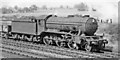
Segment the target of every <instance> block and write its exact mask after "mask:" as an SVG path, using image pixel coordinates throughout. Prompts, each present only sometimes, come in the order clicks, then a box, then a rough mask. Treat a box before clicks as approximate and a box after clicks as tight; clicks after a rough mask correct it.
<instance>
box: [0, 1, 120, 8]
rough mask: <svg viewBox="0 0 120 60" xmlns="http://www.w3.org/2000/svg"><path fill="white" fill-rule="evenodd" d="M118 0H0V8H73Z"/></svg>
mask: <svg viewBox="0 0 120 60" xmlns="http://www.w3.org/2000/svg"><path fill="white" fill-rule="evenodd" d="M117 1H118V0H0V6H15V5H18V6H20V7H25V6H30V5H32V4H36V5H37V6H42V5H47V7H58V6H60V5H64V6H66V5H68V6H73V5H75V4H78V3H80V2H87V3H90V2H92V3H94V4H96V2H99V3H100V2H117Z"/></svg>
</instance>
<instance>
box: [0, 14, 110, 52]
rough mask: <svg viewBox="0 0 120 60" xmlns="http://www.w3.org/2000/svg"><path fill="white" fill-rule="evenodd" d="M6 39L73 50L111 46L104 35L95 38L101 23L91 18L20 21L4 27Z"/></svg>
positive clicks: (20, 19) (96, 49) (98, 49)
mask: <svg viewBox="0 0 120 60" xmlns="http://www.w3.org/2000/svg"><path fill="white" fill-rule="evenodd" d="M1 27H2V37H4V38H13V39H15V40H16V39H17V40H23V41H27V42H33V43H44V44H45V45H53V44H54V45H56V46H58V47H68V48H70V49H78V50H79V49H83V50H86V51H102V50H104V48H105V45H106V44H107V43H108V41H107V40H106V39H104V38H103V36H100V35H95V32H96V31H97V29H98V23H97V20H96V19H95V18H93V17H89V16H87V15H86V16H73V15H72V16H70V15H69V16H68V17H58V16H56V15H41V16H38V17H35V16H31V17H29V18H18V19H17V18H16V19H14V20H12V23H11V25H8V24H3V25H2V26H1Z"/></svg>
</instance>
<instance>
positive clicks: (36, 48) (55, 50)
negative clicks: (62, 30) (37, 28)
mask: <svg viewBox="0 0 120 60" xmlns="http://www.w3.org/2000/svg"><path fill="white" fill-rule="evenodd" d="M2 43H3V44H6V45H12V46H16V47H24V48H27V49H33V50H32V51H34V52H35V51H36V52H39V51H40V50H44V51H47V52H51V53H52V54H53V53H55V54H58V55H63V56H64V55H66V56H69V57H78V58H116V57H117V54H110V53H107V54H103V53H90V52H85V51H78V50H71V49H67V48H59V47H55V46H45V45H43V44H39V45H35V44H33V43H29V42H23V41H14V40H12V39H8V40H6V39H4V40H3V42H2ZM51 47H52V48H51Z"/></svg>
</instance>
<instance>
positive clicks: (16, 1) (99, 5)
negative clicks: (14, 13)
mask: <svg viewBox="0 0 120 60" xmlns="http://www.w3.org/2000/svg"><path fill="white" fill-rule="evenodd" d="M118 1H119V0H0V7H2V6H4V7H14V6H15V5H17V6H18V7H29V6H31V5H33V4H35V5H37V6H39V7H41V6H43V5H46V6H47V7H48V8H49V7H59V6H60V5H63V6H69V7H73V6H74V5H75V4H79V3H81V2H84V3H85V4H87V5H88V6H89V7H90V8H92V7H94V8H96V9H97V12H98V13H100V16H102V17H103V18H112V19H114V20H115V21H116V22H117V18H118Z"/></svg>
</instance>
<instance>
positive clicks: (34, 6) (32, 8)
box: [29, 5, 39, 11]
mask: <svg viewBox="0 0 120 60" xmlns="http://www.w3.org/2000/svg"><path fill="white" fill-rule="evenodd" d="M38 8H39V7H38V6H36V5H31V6H30V7H29V9H30V10H32V11H34V10H37V9H38Z"/></svg>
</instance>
